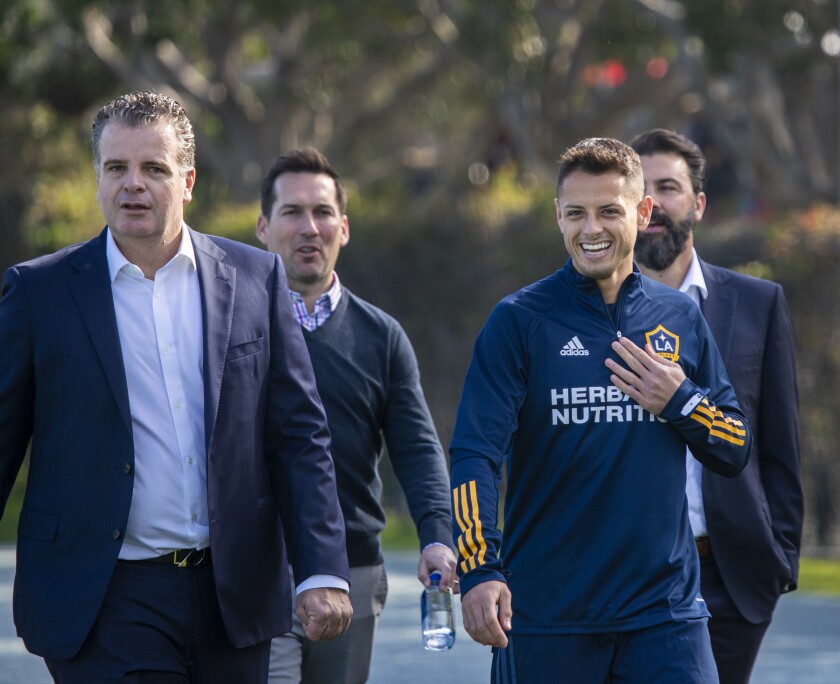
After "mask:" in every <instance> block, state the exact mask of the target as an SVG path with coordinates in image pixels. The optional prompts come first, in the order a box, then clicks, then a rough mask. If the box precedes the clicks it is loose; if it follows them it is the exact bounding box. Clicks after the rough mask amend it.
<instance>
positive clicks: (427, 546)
mask: <svg viewBox="0 0 840 684" xmlns="http://www.w3.org/2000/svg"><path fill="white" fill-rule="evenodd" d="M432 546H442V547H443V548H445V549H448V548H449V547H448V546H447V545H446V544H444V543H443V542H432V543H431V544H426V546H424V547H423V548H422V549H420V553H423V552H424V551H425V550H426V549H428V548H430V547H432Z"/></svg>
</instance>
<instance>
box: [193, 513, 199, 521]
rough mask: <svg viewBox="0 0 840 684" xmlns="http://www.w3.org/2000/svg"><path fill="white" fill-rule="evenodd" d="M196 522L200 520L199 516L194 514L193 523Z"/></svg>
mask: <svg viewBox="0 0 840 684" xmlns="http://www.w3.org/2000/svg"><path fill="white" fill-rule="evenodd" d="M196 520H198V516H197V515H196V514H195V513H193V516H192V521H193V522H195V521H196Z"/></svg>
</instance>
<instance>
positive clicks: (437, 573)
mask: <svg viewBox="0 0 840 684" xmlns="http://www.w3.org/2000/svg"><path fill="white" fill-rule="evenodd" d="M441 577H443V575H441V574H440V571H439V570H434V571H433V572H432V574H431V575H429V579H430V580H431V581H432V583H434V584H439V583H440V579H441Z"/></svg>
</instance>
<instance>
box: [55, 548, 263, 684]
mask: <svg viewBox="0 0 840 684" xmlns="http://www.w3.org/2000/svg"><path fill="white" fill-rule="evenodd" d="M270 645H271V642H270V641H265V642H263V643H259V644H256V645H255V646H250V647H248V648H242V649H238V648H234V647H233V646H232V645H231V643H230V641H228V638H227V635H226V634H225V629H224V625H223V623H222V617H221V613H220V612H219V604H218V601H217V600H216V587H215V581H214V579H213V566H212V564H206V565H199V566H196V567H192V568H178V567H175V566H174V565H158V564H153V563H148V562H143V561H140V562H134V561H128V562H127V561H118V562H117V567H116V570H115V571H114V575H113V577H112V578H111V583H110V585H109V586H108V591H107V593H106V595H105V600H104V602H103V605H102V608H101V610H100V611H99V616H98V617H97V620H96V622H95V623H94V626H93V629H92V630H91V633H90V634H89V635H88V638H87V639H86V640H85V643H84V644H83V646H82V649H81V650H80V651H79V653H78V654H77V655H76V656H75V657H74V658H72V659H71V660H51V659H46V664H47V668H48V669H49V671H50V674H51V675H52V676H53V679H54V680H55V681H56V682H59V683H60V684H91V683H92V682H96V683H97V684H111V683H113V684H116V683H117V682H120V683H123V682H125V683H130V684H188V683H191V684H233V683H235V684H258V683H259V684H264V682H265V681H266V679H267V677H268V656H269V648H270Z"/></svg>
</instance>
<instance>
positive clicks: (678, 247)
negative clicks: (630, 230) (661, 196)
mask: <svg viewBox="0 0 840 684" xmlns="http://www.w3.org/2000/svg"><path fill="white" fill-rule="evenodd" d="M650 222H651V223H661V224H662V228H663V230H662V232H661V233H650V234H648V233H644V232H643V233H639V236H638V237H637V238H636V247H635V250H634V251H635V256H636V261H638V262H639V263H640V264H642V265H643V266H646V267H647V268H649V269H651V270H653V271H664V270H665V269H666V268H668V267H669V266H670V265H671V264H673V263H674V261H676V259H677V257H678V256H679V255H680V254H681V253H682V251H683V249H685V243H686V242H688V237H689V235H691V231H692V230H693V229H694V223H695V221H694V216H692V215H691V214H690V213H689V215H688V216H686V217H685V218H684V219H683V220H682V221H678V222H677V223H674V221H673V219H671V217H670V216H668V214H666V213H665V212H662V211H658V210H656V209H654V210H653V213H652V214H651V217H650Z"/></svg>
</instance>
